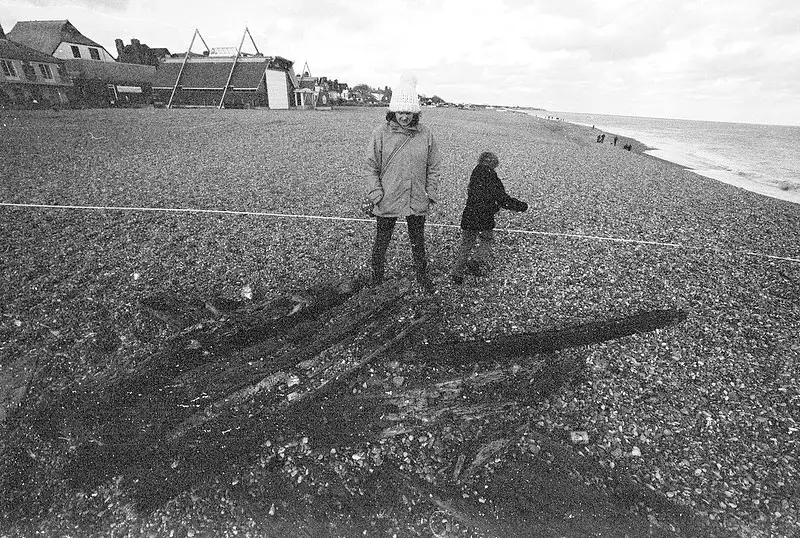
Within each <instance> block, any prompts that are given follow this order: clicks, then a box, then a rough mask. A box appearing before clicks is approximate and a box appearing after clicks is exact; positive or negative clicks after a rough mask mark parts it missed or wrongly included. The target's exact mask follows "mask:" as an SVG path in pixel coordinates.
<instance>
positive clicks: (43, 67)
mask: <svg viewBox="0 0 800 538" xmlns="http://www.w3.org/2000/svg"><path fill="white" fill-rule="evenodd" d="M39 71H40V72H41V73H42V76H43V77H44V78H47V79H51V80H52V78H53V72H52V71H51V70H50V66H49V65H47V64H39Z"/></svg>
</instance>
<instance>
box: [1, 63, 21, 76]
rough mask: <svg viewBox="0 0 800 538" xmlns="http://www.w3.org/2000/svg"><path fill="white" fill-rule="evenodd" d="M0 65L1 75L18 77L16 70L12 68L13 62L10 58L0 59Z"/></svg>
mask: <svg viewBox="0 0 800 538" xmlns="http://www.w3.org/2000/svg"><path fill="white" fill-rule="evenodd" d="M0 66H2V69H3V75H5V76H6V77H8V78H19V76H18V75H17V70H16V69H14V64H13V63H11V61H10V60H0Z"/></svg>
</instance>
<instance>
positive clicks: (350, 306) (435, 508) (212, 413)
mask: <svg viewBox="0 0 800 538" xmlns="http://www.w3.org/2000/svg"><path fill="white" fill-rule="evenodd" d="M142 308H143V309H144V310H146V311H147V312H149V313H150V314H151V315H153V316H155V317H157V318H158V319H160V320H162V321H163V322H164V323H166V324H168V325H169V326H170V327H171V328H172V329H173V330H174V336H172V337H171V338H169V339H168V340H167V341H165V342H164V344H163V346H162V348H161V349H160V351H158V352H157V353H154V354H153V355H152V356H150V357H148V358H147V360H145V361H141V362H140V363H139V364H137V366H136V368H135V370H133V371H131V372H126V373H124V374H119V375H116V376H113V377H108V378H98V379H95V380H93V381H92V382H91V383H90V384H84V385H81V386H80V387H79V388H75V387H74V386H73V387H68V386H67V387H65V386H64V385H63V384H52V385H47V384H45V383H43V382H42V381H41V374H38V375H37V374H36V373H34V375H33V378H32V379H31V381H30V383H29V390H28V393H27V394H26V396H25V398H24V399H23V401H22V402H21V404H20V406H19V407H18V408H17V409H16V410H15V412H14V413H13V415H12V416H11V417H10V418H9V420H7V421H6V423H5V424H4V426H3V427H4V428H5V429H6V442H5V444H4V447H3V452H4V454H3V463H2V481H3V483H2V488H3V490H4V492H5V493H6V494H5V496H4V499H3V505H2V510H3V516H4V520H5V523H6V524H8V525H12V526H16V525H22V526H23V527H24V522H26V521H27V522H30V521H35V520H36V519H37V518H39V517H42V515H43V514H44V513H46V512H47V510H48V509H51V510H52V507H53V506H61V507H62V509H64V510H69V509H70V508H69V507H70V506H72V505H70V501H64V498H65V497H67V498H69V497H70V495H73V494H74V495H76V496H81V495H83V496H84V497H90V498H92V497H94V495H92V492H98V491H102V492H106V494H105V495H99V496H97V497H100V499H98V500H97V501H92V502H95V503H99V504H96V506H95V505H93V504H91V502H89V504H88V505H87V504H86V503H84V504H82V505H81V506H84V507H86V506H90V508H88V509H86V510H85V513H84V514H83V515H82V516H81V517H80V518H79V523H80V524H84V525H90V526H93V528H97V529H99V528H101V527H102V525H103V524H104V523H103V522H104V519H103V518H104V517H110V516H108V514H113V513H114V512H115V510H116V511H120V510H123V511H124V513H125V514H126V517H128V518H131V517H134V516H131V514H142V517H146V515H147V514H148V513H152V512H153V511H156V510H159V509H163V507H164V506H165V505H167V504H169V503H170V501H172V500H174V499H176V498H180V497H181V496H185V495H187V494H188V495H191V497H192V498H195V497H197V496H198V492H202V491H205V490H207V489H209V488H210V489H214V487H215V484H220V483H223V482H224V483H226V484H227V486H225V488H224V490H225V491H226V492H227V493H226V494H227V495H228V496H232V497H233V498H235V499H237V502H238V503H239V504H240V505H241V506H243V507H245V508H244V510H245V512H246V513H247V514H249V515H248V517H250V518H251V519H252V518H255V519H261V518H263V517H266V516H267V515H269V516H273V517H278V518H282V519H280V521H281V524H282V525H283V527H281V528H282V529H283V531H285V533H286V535H292V533H293V532H299V530H303V531H304V532H306V533H310V534H319V532H320V529H328V530H330V528H337V529H339V530H338V531H337V532H340V533H341V532H343V533H344V534H347V535H349V534H350V531H356V530H358V531H360V530H361V529H362V528H363V529H364V530H370V529H371V530H372V531H375V532H379V533H382V532H384V531H386V529H390V528H395V527H396V528H400V527H403V525H405V526H406V527H408V528H411V526H413V525H423V526H424V527H425V528H427V529H429V530H430V531H431V532H433V533H434V534H436V535H446V533H448V532H450V533H453V532H456V531H457V530H458V529H462V530H471V531H473V532H476V533H478V534H488V535H517V534H520V533H521V534H524V533H527V532H530V530H531V529H532V528H538V529H539V531H540V532H541V535H547V529H557V530H558V531H559V532H565V533H567V534H569V533H574V534H573V535H576V536H577V535H581V533H585V532H587V531H589V530H593V531H596V530H604V529H605V530H606V531H607V532H610V533H612V534H613V533H617V532H619V533H622V534H624V533H631V534H634V535H637V534H644V533H646V532H652V531H653V526H654V519H655V521H656V522H657V523H656V528H657V529H661V531H663V532H665V533H669V532H678V533H683V534H688V535H692V534H694V533H701V531H699V530H698V529H699V525H700V523H698V522H697V521H695V520H694V518H693V517H692V516H691V514H689V513H686V512H684V511H683V510H682V509H681V508H679V507H678V506H677V505H673V504H672V503H670V502H667V501H666V500H664V499H661V498H657V497H656V496H654V495H653V494H652V493H651V492H649V490H644V489H643V488H640V487H638V486H636V485H635V484H633V483H631V482H630V481H629V480H627V479H626V478H625V477H624V476H622V475H621V474H619V473H615V472H610V471H609V470H607V469H601V468H600V467H599V466H598V465H596V464H592V463H591V462H589V461H588V460H586V459H585V458H578V457H576V456H575V454H574V453H573V452H572V451H571V449H570V448H569V447H568V446H565V445H563V444H562V443H560V442H559V441H560V440H555V439H549V438H547V436H545V435H543V434H542V433H541V432H538V431H536V430H535V429H534V428H532V427H531V425H530V424H529V423H528V421H526V420H525V415H524V414H522V413H520V410H523V409H525V408H530V407H532V406H536V405H537V404H539V403H541V402H543V401H544V400H545V399H546V398H547V397H548V396H550V395H551V394H553V393H555V392H557V391H559V390H560V389H561V388H562V387H563V386H564V385H565V384H568V383H572V382H575V381H580V379H581V376H582V373H583V370H584V364H583V361H582V359H578V358H575V357H576V355H575V354H559V353H557V352H558V351H559V350H561V349H565V348H571V347H579V346H587V345H592V344H595V343H599V342H603V341H606V340H609V339H613V338H621V337H625V336H629V335H633V334H637V333H642V332H647V331H653V330H656V329H660V328H664V327H667V326H670V325H674V324H677V323H680V322H681V321H683V319H685V314H683V313H682V312H679V311H674V310H660V311H654V312H641V313H636V314H633V315H631V316H629V317H625V318H615V319H607V320H598V321H595V322H592V323H586V324H581V325H575V326H568V327H561V328H554V329H551V330H548V331H543V332H540V333H527V334H519V335H513V336H505V337H502V338H497V339H493V340H491V341H466V342H465V341H459V340H457V339H454V338H451V337H449V336H446V332H444V331H443V330H442V328H441V327H440V326H439V320H438V312H439V305H438V303H437V299H436V297H435V296H433V297H432V296H427V295H421V294H419V293H418V291H417V290H416V288H415V287H414V286H413V285H412V284H411V283H410V282H409V281H407V280H404V279H401V280H394V281H388V282H386V283H385V284H383V285H382V286H380V287H377V288H367V287H364V286H363V283H362V282H361V281H359V280H353V281H347V282H338V283H330V284H323V285H320V286H318V287H316V288H313V289H309V290H306V291H305V292H303V293H299V294H294V295H291V296H287V297H283V298H280V299H277V300H272V301H268V302H259V301H250V302H248V303H235V302H228V303H219V302H214V301H199V302H197V303H196V304H185V303H180V302H179V301H176V300H175V299H174V298H171V297H168V296H163V295H162V296H153V297H151V298H150V299H148V300H147V301H144V302H143V303H142ZM430 335H435V336H433V337H431V336H430ZM37 378H39V379H37ZM520 447H523V448H525V447H536V448H535V449H534V450H532V451H528V452H525V454H524V456H525V457H523V456H521V452H520ZM531 455H532V456H531ZM490 467H492V468H493V469H494V470H493V471H492V472H491V473H489V472H488V471H487V469H488V468H490ZM576 473H577V474H576ZM231 476H235V477H234V478H231ZM576 476H577V477H581V478H580V479H578V478H576ZM590 483H595V486H590V485H589V484H590ZM601 483H602V484H605V486H604V487H603V488H600V487H599V485H598V484H601ZM111 490H113V491H114V492H115V493H114V495H111V494H108V491H111ZM470 492H471V493H470ZM265 499H269V502H265ZM276 503H278V508H277V509H276ZM642 505H647V506H648V509H649V510H650V512H648V514H649V515H650V516H652V513H653V512H652V511H655V513H657V514H658V515H659V518H658V519H656V518H653V517H651V518H648V517H647V514H644V513H635V508H636V507H637V506H639V507H640V506H642ZM632 510H633V512H632ZM276 512H277V513H278V516H276V515H275V514H276ZM620 513H623V514H624V516H620ZM104 514H105V516H104ZM555 521H558V524H555V523H554V522H555ZM403 522H405V523H403ZM274 525H277V523H275V524H274ZM376 525H377V527H376ZM381 525H383V527H381ZM531 525H533V526H534V527H531ZM537 525H538V526H539V527H536V526H537ZM281 528H279V527H277V526H273V527H269V528H262V529H261V531H263V532H272V533H274V534H275V535H282V534H281ZM343 529H344V530H343ZM381 529H383V530H381ZM661 531H659V532H661ZM326 532H327V531H326ZM702 532H705V533H708V532H709V529H703V531H702ZM442 533H445V534H442ZM333 534H336V532H333ZM712 534H713V533H712ZM665 535H668V534H665Z"/></svg>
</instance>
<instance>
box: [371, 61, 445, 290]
mask: <svg viewBox="0 0 800 538" xmlns="http://www.w3.org/2000/svg"><path fill="white" fill-rule="evenodd" d="M416 86H417V81H416V79H415V78H414V77H413V76H411V75H404V76H403V77H401V78H400V82H399V84H398V85H397V87H396V88H395V89H394V90H393V91H392V98H391V101H390V102H389V112H388V113H387V114H386V123H384V124H382V125H381V126H380V127H378V128H377V129H375V131H373V133H372V139H371V140H370V143H369V145H368V146H367V154H366V198H367V200H368V202H369V203H371V204H372V211H371V214H372V215H374V216H375V218H376V220H377V233H376V235H375V244H374V245H373V247H372V283H373V284H379V283H381V282H382V281H383V277H384V271H385V267H386V250H387V249H388V248H389V242H390V241H391V239H392V232H393V230H394V225H395V223H396V222H397V219H398V218H399V217H405V219H406V223H407V224H408V235H409V238H410V239H411V255H412V258H413V261H414V270H415V272H416V276H417V282H419V284H420V285H422V287H423V288H424V289H425V290H426V291H427V292H432V291H433V283H432V282H431V281H430V278H429V277H428V275H427V266H428V260H427V256H426V254H425V217H426V215H427V214H428V212H429V210H430V207H431V205H432V204H435V203H436V202H437V201H438V195H437V189H438V186H439V176H440V174H441V171H440V170H441V163H442V159H441V155H440V154H439V148H438V146H437V145H436V141H435V140H434V138H433V134H432V133H431V131H430V129H428V128H427V127H425V126H424V125H420V124H419V116H420V112H421V109H420V105H419V97H418V96H417V89H416Z"/></svg>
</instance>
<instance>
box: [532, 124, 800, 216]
mask: <svg viewBox="0 0 800 538" xmlns="http://www.w3.org/2000/svg"><path fill="white" fill-rule="evenodd" d="M523 113H524V114H527V115H530V116H533V117H537V118H539V119H543V120H547V121H559V122H564V123H569V124H571V125H576V126H580V127H587V128H590V129H595V130H597V131H601V132H603V133H606V134H609V135H617V136H619V137H620V138H626V139H629V140H635V141H636V142H637V143H639V144H641V145H642V146H643V147H644V148H645V149H643V150H642V151H641V152H640V153H642V154H644V155H648V156H650V157H652V158H654V159H658V160H660V161H663V162H666V163H669V164H671V165H674V166H679V167H681V168H683V169H684V170H687V171H689V172H692V173H694V174H696V175H698V176H701V177H704V178H708V179H713V180H715V181H719V182H721V183H725V184H727V185H731V186H733V187H737V188H740V189H744V190H747V191H750V192H754V193H756V194H760V195H762V196H767V197H770V198H776V199H778V200H783V201H785V202H790V203H793V204H800V187H794V186H792V187H791V188H782V187H781V186H780V185H781V184H783V185H787V184H788V182H787V181H785V180H776V181H777V183H762V182H759V181H756V180H748V179H744V178H739V177H737V174H736V172H734V171H732V170H726V169H718V168H702V167H699V166H696V165H694V164H692V163H690V162H689V161H688V160H687V158H686V157H684V156H683V155H681V154H679V153H677V152H675V151H672V150H670V149H663V148H660V147H657V146H656V145H654V144H650V143H648V142H645V141H643V140H641V139H640V138H641V135H639V134H633V133H630V132H627V131H626V130H625V129H618V128H614V127H610V128H600V127H597V126H596V125H591V124H588V123H582V122H577V121H571V120H567V119H563V118H559V119H558V120H555V119H550V118H548V117H543V116H540V115H538V114H536V113H535V111H527V110H526V111H523ZM637 137H639V138H637Z"/></svg>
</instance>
